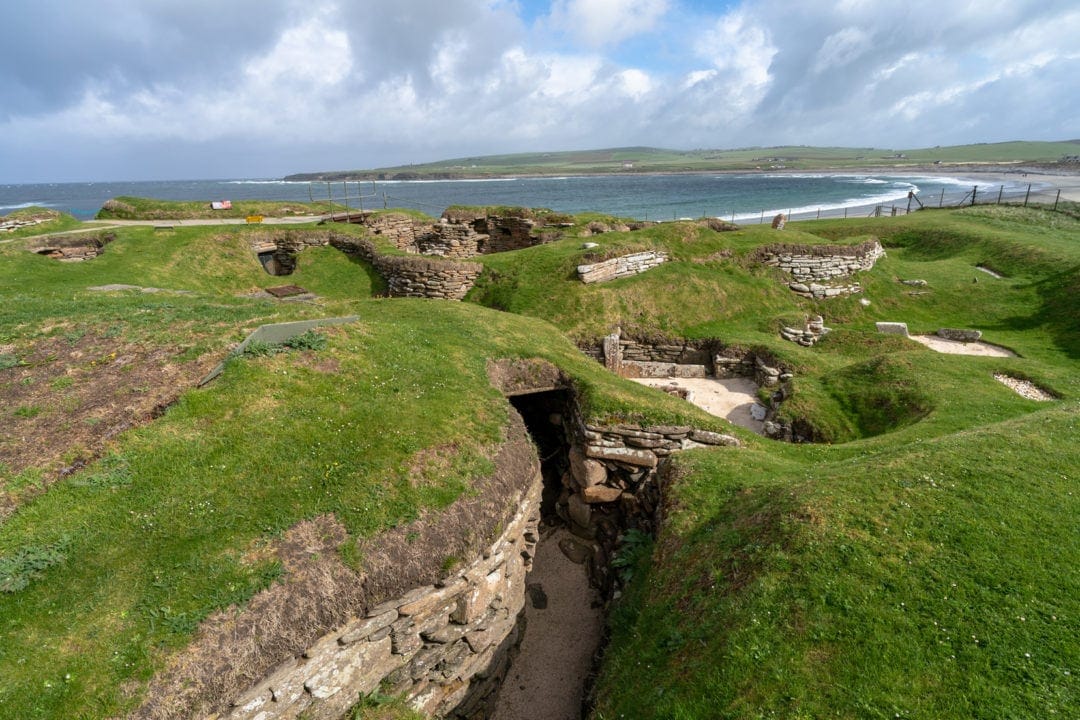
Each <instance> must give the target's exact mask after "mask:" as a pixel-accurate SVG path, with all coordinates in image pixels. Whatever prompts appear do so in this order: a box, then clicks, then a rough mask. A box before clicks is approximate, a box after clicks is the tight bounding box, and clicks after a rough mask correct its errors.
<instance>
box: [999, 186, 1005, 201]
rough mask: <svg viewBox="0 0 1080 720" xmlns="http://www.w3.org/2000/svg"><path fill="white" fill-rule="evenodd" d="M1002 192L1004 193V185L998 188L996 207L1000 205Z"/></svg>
mask: <svg viewBox="0 0 1080 720" xmlns="http://www.w3.org/2000/svg"><path fill="white" fill-rule="evenodd" d="M1003 192H1005V186H1004V185H1002V186H1001V187H999V188H998V201H997V204H998V205H1000V204H1001V193H1003Z"/></svg>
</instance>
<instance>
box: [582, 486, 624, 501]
mask: <svg viewBox="0 0 1080 720" xmlns="http://www.w3.org/2000/svg"><path fill="white" fill-rule="evenodd" d="M621 494H622V490H620V489H619V488H613V487H608V486H606V485H593V486H591V487H587V488H585V489H584V490H582V491H581V497H582V499H583V500H585V502H586V503H588V504H590V505H595V504H597V503H607V502H614V501H615V500H618V499H619V495H621Z"/></svg>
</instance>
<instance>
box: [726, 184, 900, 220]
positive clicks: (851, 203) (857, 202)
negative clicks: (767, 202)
mask: <svg viewBox="0 0 1080 720" xmlns="http://www.w3.org/2000/svg"><path fill="white" fill-rule="evenodd" d="M909 189H910V190H911V191H912V192H914V193H915V194H916V195H917V194H918V193H919V188H918V186H917V185H909V186H907V187H905V188H903V189H894V190H892V191H890V192H883V193H879V194H877V195H867V196H864V197H858V198H848V199H847V200H841V201H839V202H831V203H823V204H814V205H800V206H798V207H787V208H773V209H771V210H765V211H764V213H763V212H762V211H760V210H759V211H758V212H750V213H741V214H740V213H736V215H735V219H736V220H753V219H760V218H761V216H762V214H764V216H765V217H766V218H770V217H773V216H775V215H777V214H779V213H783V214H784V215H786V216H788V217H793V216H795V215H808V214H810V213H816V212H817V211H818V210H820V211H822V212H829V211H833V210H843V209H844V208H849V209H850V208H858V207H873V206H875V205H887V204H889V203H897V202H898V201H901V200H903V201H906V200H907V195H908V190H909ZM905 207H906V205H905Z"/></svg>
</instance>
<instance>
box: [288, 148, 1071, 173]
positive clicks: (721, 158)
mask: <svg viewBox="0 0 1080 720" xmlns="http://www.w3.org/2000/svg"><path fill="white" fill-rule="evenodd" d="M1078 145H1080V144H1078V143H1077V142H1076V141H1066V142H1004V143H980V144H975V145H956V146H949V147H934V148H915V149H906V150H905V149H901V150H894V149H884V148H847V147H808V146H802V145H800V146H791V145H786V146H778V147H750V148H737V149H725V150H668V149H662V148H652V147H626V148H609V149H603V150H582V151H566V152H547V153H517V154H511V155H484V156H475V157H464V158H453V159H449V160H440V161H436V162H430V163H421V164H416V165H402V166H395V167H384V168H376V169H365V170H338V171H326V172H319V173H301V174H297V175H290V176H288V178H286V179H289V180H335V179H342V178H345V177H350V178H353V177H355V178H381V179H410V178H424V177H484V176H505V175H536V174H539V175H566V174H603V173H621V172H693V171H699V172H704V171H718V170H754V169H762V168H764V169H769V168H771V167H775V166H783V167H786V168H789V169H797V170H821V169H830V168H833V169H835V168H867V167H875V166H876V167H881V166H888V167H891V168H896V167H901V168H902V167H903V166H911V167H916V166H926V165H929V164H932V163H935V162H940V163H945V164H958V163H979V164H987V163H1021V162H1028V163H1052V162H1056V161H1058V160H1060V159H1061V158H1062V156H1064V155H1076V154H1077V147H1078ZM900 155H903V157H898V156H900Z"/></svg>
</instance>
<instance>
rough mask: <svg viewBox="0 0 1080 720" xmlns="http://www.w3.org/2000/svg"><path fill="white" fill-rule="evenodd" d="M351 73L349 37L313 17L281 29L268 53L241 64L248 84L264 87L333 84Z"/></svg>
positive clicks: (327, 23) (308, 86) (299, 86)
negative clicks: (283, 30)
mask: <svg viewBox="0 0 1080 720" xmlns="http://www.w3.org/2000/svg"><path fill="white" fill-rule="evenodd" d="M352 73H353V58H352V51H351V49H350V47H349V36H348V35H347V34H346V33H345V32H344V31H342V30H340V29H336V28H334V27H333V26H332V25H331V24H330V23H329V22H328V20H327V19H326V18H325V17H313V18H311V19H309V20H306V21H305V22H303V23H302V24H300V25H298V26H296V27H291V28H289V29H287V30H285V32H284V33H282V35H281V37H280V38H278V41H277V43H276V44H275V45H274V47H273V48H272V49H271V50H270V52H268V53H266V54H264V55H261V56H259V57H256V58H253V59H251V60H249V61H248V62H247V63H245V65H244V74H245V75H246V76H247V77H248V79H249V81H250V82H252V83H254V84H255V85H259V86H264V87H267V86H273V85H278V84H282V83H284V84H287V85H289V86H293V87H295V88H302V87H307V88H311V87H312V86H316V87H318V86H325V85H335V84H337V83H339V82H341V81H342V80H343V79H344V78H346V77H348V76H349V75H350V74H352ZM357 79H359V78H357Z"/></svg>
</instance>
